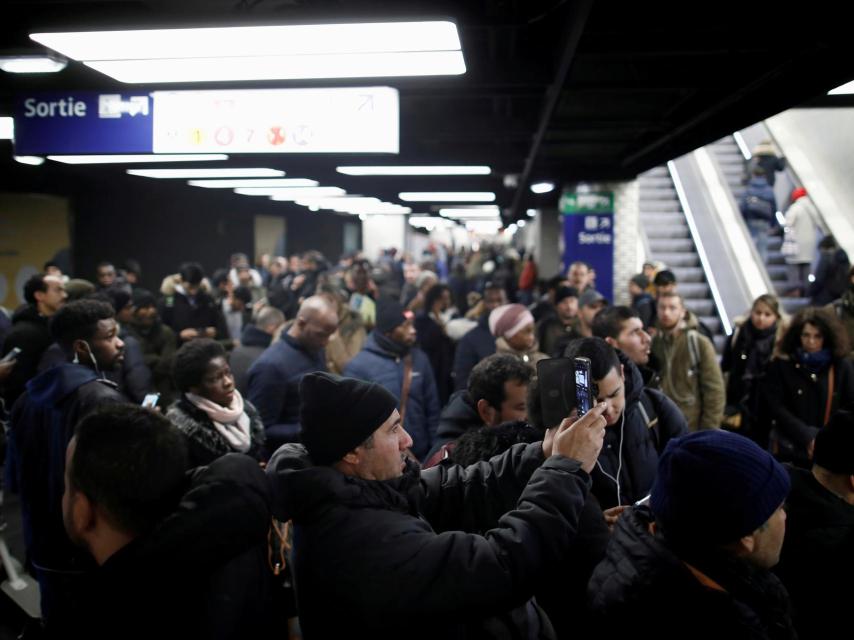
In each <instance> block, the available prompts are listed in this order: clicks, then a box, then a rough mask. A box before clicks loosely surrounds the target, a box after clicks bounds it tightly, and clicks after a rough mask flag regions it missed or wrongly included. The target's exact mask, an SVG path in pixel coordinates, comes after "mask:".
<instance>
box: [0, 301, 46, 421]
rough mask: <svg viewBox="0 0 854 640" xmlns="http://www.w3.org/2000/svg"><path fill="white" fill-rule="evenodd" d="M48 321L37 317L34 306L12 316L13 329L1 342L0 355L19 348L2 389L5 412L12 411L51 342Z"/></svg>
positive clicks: (19, 310)
mask: <svg viewBox="0 0 854 640" xmlns="http://www.w3.org/2000/svg"><path fill="white" fill-rule="evenodd" d="M49 320H50V319H49V318H47V317H46V316H43V315H40V314H39V312H38V310H37V309H36V306H35V305H32V304H29V305H26V306H24V307H21V308H20V309H18V310H17V311H15V313H14V314H13V315H12V328H11V330H10V331H9V333H8V335H7V336H6V340H5V341H4V342H3V352H2V355H4V356H5V355H6V354H7V353H9V352H10V351H11V350H12V349H13V348H15V347H18V348H19V349H20V350H21V353H19V354H18V356H17V358H15V360H16V362H15V368H14V369H12V372H11V373H10V374H9V377H8V378H6V382H5V384H4V388H3V399H4V400H5V401H6V408H7V409H11V408H12V405H14V404H15V400H17V399H18V396H20V395H21V394H22V393H24V388H25V387H26V385H27V381H29V380H30V379H31V378H33V377H35V375H36V374H37V373H38V367H39V360H41V357H42V354H43V353H44V352H45V350H47V348H48V347H49V346H50V344H51V342H53V340H52V339H51V337H50V330H49V328H48V322H49Z"/></svg>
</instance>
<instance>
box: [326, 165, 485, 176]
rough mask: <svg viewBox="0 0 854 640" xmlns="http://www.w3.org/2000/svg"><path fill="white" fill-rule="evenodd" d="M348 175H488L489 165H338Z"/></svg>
mask: <svg viewBox="0 0 854 640" xmlns="http://www.w3.org/2000/svg"><path fill="white" fill-rule="evenodd" d="M336 170H337V171H338V173H343V174H345V175H348V176H488V175H489V174H490V173H491V172H492V169H491V168H490V167H487V166H399V167H396V166H375V167H370V166H361V167H360V166H350V167H336Z"/></svg>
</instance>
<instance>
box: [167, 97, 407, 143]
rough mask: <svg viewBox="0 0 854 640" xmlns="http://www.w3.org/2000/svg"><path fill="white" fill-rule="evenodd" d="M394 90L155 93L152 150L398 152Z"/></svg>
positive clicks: (398, 128) (396, 98)
mask: <svg viewBox="0 0 854 640" xmlns="http://www.w3.org/2000/svg"><path fill="white" fill-rule="evenodd" d="M399 123H400V105H399V99H398V92H397V89H392V88H390V87H353V88H350V87H348V88H341V89H257V90H256V89H250V90H235V91H157V92H155V93H154V136H153V137H154V152H155V153H398V151H399V148H400V124H399Z"/></svg>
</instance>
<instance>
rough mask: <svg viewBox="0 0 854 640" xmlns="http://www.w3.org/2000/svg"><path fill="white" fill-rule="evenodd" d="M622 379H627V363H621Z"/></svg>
mask: <svg viewBox="0 0 854 640" xmlns="http://www.w3.org/2000/svg"><path fill="white" fill-rule="evenodd" d="M620 380H622V381H624V382H625V380H626V365H624V364H621V365H620Z"/></svg>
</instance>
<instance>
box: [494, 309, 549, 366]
mask: <svg viewBox="0 0 854 640" xmlns="http://www.w3.org/2000/svg"><path fill="white" fill-rule="evenodd" d="M489 330H490V331H491V332H492V335H494V336H495V351H496V353H509V354H511V355H514V356H516V357H518V358H519V359H520V360H522V361H523V362H526V363H528V364H530V365H531V366H532V367H535V366H536V364H537V362H539V361H540V360H542V359H543V358H547V357H548V356H546V354H544V353H542V352H541V351H540V350H539V346H538V345H537V339H536V337H535V336H534V316H533V315H532V314H531V312H530V311H528V308H527V307H526V306H525V305H521V304H505V305H501V306H500V307H498V308H496V309H495V310H493V312H492V313H490V314H489Z"/></svg>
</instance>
